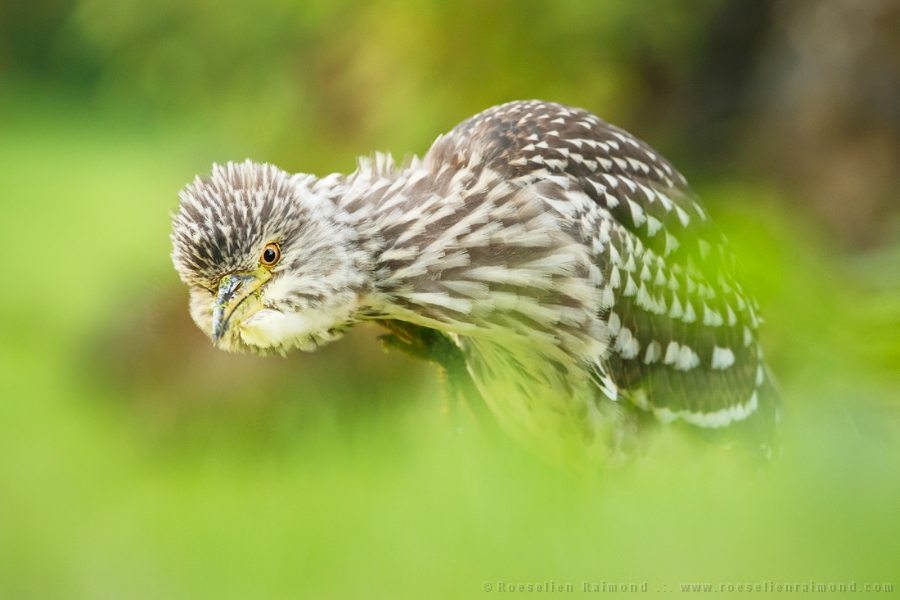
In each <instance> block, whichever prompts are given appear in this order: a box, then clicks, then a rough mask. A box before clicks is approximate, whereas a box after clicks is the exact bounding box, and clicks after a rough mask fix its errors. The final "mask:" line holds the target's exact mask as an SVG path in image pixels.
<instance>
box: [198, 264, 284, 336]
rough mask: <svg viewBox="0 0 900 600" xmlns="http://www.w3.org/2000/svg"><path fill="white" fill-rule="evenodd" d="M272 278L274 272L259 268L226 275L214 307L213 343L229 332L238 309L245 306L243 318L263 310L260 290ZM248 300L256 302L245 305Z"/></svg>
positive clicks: (221, 281)
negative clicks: (230, 322) (253, 299)
mask: <svg viewBox="0 0 900 600" xmlns="http://www.w3.org/2000/svg"><path fill="white" fill-rule="evenodd" d="M271 278H272V272H271V271H269V270H268V269H266V268H264V267H259V268H258V269H256V270H255V271H252V272H250V273H234V274H232V275H226V276H225V277H223V278H222V279H221V280H220V281H219V291H218V293H217V294H216V302H215V305H214V306H213V319H212V321H213V322H212V333H213V341H214V342H215V343H218V342H219V340H220V339H221V338H222V336H223V335H225V332H226V331H228V323H229V321H230V320H231V317H232V315H234V313H235V311H237V309H238V307H241V306H242V305H243V309H242V312H243V313H246V314H244V315H243V316H245V317H246V316H249V315H251V314H253V313H255V312H256V311H258V310H259V309H261V308H262V303H261V302H259V288H261V287H262V285H263V284H264V283H265V282H267V281H268V280H269V279H271ZM248 298H255V300H256V301H255V302H251V303H249V305H248V304H247V303H245V300H247V299H248Z"/></svg>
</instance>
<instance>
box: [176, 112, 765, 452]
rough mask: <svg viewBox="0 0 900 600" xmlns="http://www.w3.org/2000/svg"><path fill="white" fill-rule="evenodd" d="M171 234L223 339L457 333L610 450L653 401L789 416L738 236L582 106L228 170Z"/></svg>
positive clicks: (182, 213) (538, 406) (548, 410)
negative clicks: (375, 331) (386, 149)
mask: <svg viewBox="0 0 900 600" xmlns="http://www.w3.org/2000/svg"><path fill="white" fill-rule="evenodd" d="M172 242H173V245H174V249H173V252H172V259H173V261H174V264H175V268H176V269H177V270H178V273H179V275H180V276H181V279H182V280H183V281H184V282H185V283H186V284H188V286H190V292H191V294H190V295H191V314H192V316H193V318H194V320H195V321H196V322H197V324H198V325H199V326H200V328H201V329H202V330H203V331H204V332H205V333H206V334H207V335H209V336H210V337H211V338H212V339H213V341H214V343H215V345H216V346H218V347H219V348H222V349H225V350H231V351H244V350H249V351H253V352H258V353H263V354H265V353H272V352H276V353H284V352H287V351H288V350H291V349H293V348H299V349H301V350H312V349H315V348H316V347H317V346H319V345H321V344H324V343H327V342H330V341H332V340H334V339H336V338H338V337H339V336H340V335H341V333H342V332H344V331H345V330H346V329H347V328H348V327H349V326H350V325H352V324H353V323H354V322H357V321H362V320H378V321H382V322H384V323H386V324H388V325H389V326H390V324H391V323H393V324H394V327H392V329H393V330H394V331H395V333H398V334H399V335H400V338H404V336H405V341H404V339H399V340H398V339H396V338H395V341H396V342H398V343H400V344H402V343H409V344H410V345H415V344H416V343H418V344H419V345H420V346H422V345H423V343H422V342H421V339H419V340H416V339H415V338H416V337H417V334H416V331H419V332H426V331H429V330H437V331H438V332H445V333H446V334H448V336H449V338H448V337H445V336H443V335H440V334H437V335H438V336H439V338H440V339H442V340H448V339H452V344H454V350H455V349H456V347H458V348H459V352H458V353H459V355H460V356H462V357H463V358H464V361H465V367H467V370H468V372H469V373H470V374H471V377H472V379H473V380H474V382H475V384H476V386H477V389H478V390H479V391H480V393H481V395H482V397H483V398H484V401H485V402H486V404H487V406H488V407H490V409H491V411H492V412H493V413H494V414H495V415H496V417H497V419H498V420H499V421H500V423H501V424H502V425H503V426H504V428H505V429H507V430H508V431H510V432H511V433H513V434H514V435H516V436H518V437H522V438H527V439H530V440H544V441H551V440H559V439H566V440H568V442H566V444H568V445H569V446H571V442H572V441H573V440H574V441H575V444H576V445H577V446H587V447H588V448H589V449H590V448H594V449H596V448H608V447H610V446H616V444H618V443H620V442H621V437H622V432H623V431H625V430H627V429H629V427H630V425H629V424H630V423H633V422H635V420H636V419H638V417H637V414H638V413H642V412H643V413H647V414H650V413H652V414H653V415H655V416H656V418H657V419H658V420H659V421H663V422H669V421H673V420H681V421H684V422H687V423H690V424H693V425H695V426H698V427H701V428H713V429H715V428H724V427H726V426H731V425H733V424H736V423H741V424H742V426H744V427H746V426H749V425H750V424H753V425H752V426H753V427H754V428H756V429H760V430H763V429H768V428H769V427H770V426H771V425H772V423H773V422H774V420H775V419H776V418H777V412H778V395H777V393H776V391H775V388H774V385H773V382H772V381H771V378H770V376H769V374H768V370H767V367H766V364H765V362H764V361H763V354H762V350H761V348H760V345H759V343H758V341H757V328H758V326H759V323H760V317H759V314H758V306H757V303H756V301H755V300H754V299H753V298H752V297H751V296H750V295H748V294H747V293H746V292H745V291H744V289H743V287H742V286H741V282H740V280H739V276H738V273H737V269H736V264H735V258H734V255H733V254H732V252H731V251H730V250H729V248H728V245H727V243H726V241H725V239H724V237H723V235H722V234H721V233H720V231H719V230H718V229H717V228H716V226H715V225H714V224H713V223H712V221H711V220H710V217H709V215H708V214H707V213H706V211H705V210H704V208H703V206H702V205H701V204H700V201H699V200H698V198H697V197H696V195H695V194H694V193H693V192H692V191H691V189H690V188H689V187H688V185H687V182H686V181H685V179H684V177H682V176H681V174H680V173H678V171H676V170H675V169H674V168H673V167H672V165H670V164H669V163H668V161H666V160H665V159H664V158H663V157H661V156H660V155H659V154H657V153H656V152H655V151H653V149H651V148H650V147H649V146H648V145H646V144H645V143H643V142H641V141H640V140H637V139H635V138H634V137H633V136H631V135H630V134H628V133H627V132H625V131H623V130H621V129H618V128H616V127H614V126H612V125H609V124H607V123H605V122H604V121H603V120H601V119H599V118H598V117H596V116H594V115H592V114H591V113H589V112H587V111H585V110H582V109H578V108H571V107H567V106H563V105H560V104H554V103H548V102H539V101H529V102H511V103H508V104H504V105H501V106H497V107H494V108H491V109H489V110H486V111H484V112H482V113H480V114H478V115H476V116H474V117H472V118H470V119H468V120H466V121H464V122H463V123H461V124H460V125H458V126H457V127H456V128H455V129H453V130H452V131H451V132H450V133H449V134H447V135H444V136H440V137H438V139H437V140H436V141H435V143H434V145H433V146H432V147H431V149H430V150H429V151H428V153H427V154H426V155H425V157H424V158H423V159H418V158H413V159H411V160H410V161H407V163H406V164H404V165H403V166H400V167H397V166H395V165H394V163H393V162H392V160H391V159H390V157H389V156H384V155H376V157H375V158H374V160H369V159H362V160H360V162H359V167H358V169H357V170H356V171H355V172H354V173H352V174H350V175H340V174H334V175H329V176H327V177H324V178H317V177H314V176H312V175H302V174H301V175H291V174H288V173H286V172H284V171H282V170H280V169H278V168H276V167H274V166H272V165H268V164H257V163H253V162H250V161H247V162H244V163H228V164H227V165H225V166H214V167H213V172H212V175H211V176H210V177H207V178H203V179H201V178H197V179H196V180H195V181H194V182H193V183H192V184H191V185H189V186H187V188H186V189H185V190H184V191H183V192H182V193H181V205H180V208H179V211H178V213H177V215H176V216H175V219H174V230H173V233H172ZM422 328H425V329H422ZM431 333H434V331H432V332H431ZM435 339H437V338H435ZM427 345H428V342H427V341H426V342H424V346H427ZM425 353H426V354H427V350H426V352H425ZM601 451H604V450H601Z"/></svg>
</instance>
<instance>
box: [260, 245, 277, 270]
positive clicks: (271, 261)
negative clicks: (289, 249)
mask: <svg viewBox="0 0 900 600" xmlns="http://www.w3.org/2000/svg"><path fill="white" fill-rule="evenodd" d="M279 260H281V248H279V247H278V244H276V243H275V242H269V243H268V244H266V248H265V250H263V253H262V257H261V258H260V259H259V262H261V263H262V265H263V266H264V267H274V266H275V265H277V264H278V261H279Z"/></svg>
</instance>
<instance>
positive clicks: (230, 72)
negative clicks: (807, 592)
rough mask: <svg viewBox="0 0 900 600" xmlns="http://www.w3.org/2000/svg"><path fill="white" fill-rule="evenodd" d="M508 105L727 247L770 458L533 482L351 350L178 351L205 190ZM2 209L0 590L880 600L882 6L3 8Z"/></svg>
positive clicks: (413, 372) (896, 40) (886, 69)
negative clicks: (642, 182) (765, 367)
mask: <svg viewBox="0 0 900 600" xmlns="http://www.w3.org/2000/svg"><path fill="white" fill-rule="evenodd" d="M535 97H536V98H542V99H547V100H555V101H559V102H564V103H568V104H574V105H578V106H582V107H585V108H587V109H589V110H591V111H593V112H595V113H596V114H598V115H600V116H602V117H604V118H605V119H607V120H608V121H611V122H613V123H615V124H617V125H620V126H622V127H625V128H626V129H628V130H630V131H631V132H633V133H634V134H636V135H637V136H639V137H641V138H643V139H645V140H646V141H648V142H649V143H650V144H651V145H653V146H654V147H656V148H657V149H658V150H660V151H661V152H663V153H664V154H666V155H667V156H668V157H669V158H670V159H671V160H672V161H673V162H674V163H675V164H676V165H678V166H679V168H680V169H681V170H682V171H683V172H684V174H685V175H686V176H687V178H688V179H689V180H690V181H691V182H692V184H693V185H694V187H695V188H696V189H697V190H698V192H699V193H700V195H701V197H703V198H704V200H705V202H706V203H707V205H708V207H709V209H710V211H711V212H712V213H713V215H714V216H715V217H716V219H717V220H718V221H719V222H720V223H721V225H722V226H723V228H724V229H725V230H726V232H727V234H728V235H729V237H730V239H731V241H732V243H733V244H734V246H735V247H736V249H737V252H738V255H739V257H740V258H741V259H742V261H743V263H744V267H745V270H746V274H747V278H748V279H749V282H748V284H749V285H748V287H750V288H751V289H753V290H755V291H756V293H757V294H758V297H759V300H760V303H761V304H762V307H763V311H764V313H765V315H766V320H767V324H766V328H765V333H764V338H763V345H764V348H765V350H766V352H767V356H768V357H769V359H770V362H771V365H772V367H773V369H774V371H775V372H776V374H777V375H778V377H779V379H780V382H781V384H782V386H783V389H784V396H785V403H786V408H787V417H786V421H785V424H784V428H783V439H784V456H783V457H782V458H781V459H780V460H776V461H774V463H773V464H771V465H769V466H765V467H760V466H758V465H755V464H753V463H752V462H750V461H747V460H744V459H743V458H742V457H740V456H738V455H736V454H735V453H732V452H728V451H725V450H723V449H722V448H720V447H718V446H712V445H708V444H705V443H702V442H698V441H696V440H694V439H693V438H691V437H690V436H686V435H684V432H683V431H674V430H673V431H670V432H668V433H663V434H661V435H659V436H656V437H654V438H653V439H652V440H648V441H647V448H645V450H644V452H642V453H641V454H640V455H639V456H637V457H635V458H634V459H633V460H632V461H631V462H629V463H628V464H626V465H624V466H622V467H619V468H615V469H599V468H598V469H596V470H594V471H590V472H584V471H579V472H577V473H570V472H564V471H560V470H558V469H555V468H552V467H549V466H546V465H544V464H543V463H542V462H541V461H540V460H539V459H535V458H534V457H532V456H530V455H529V454H528V453H527V452H524V451H522V450H520V449H518V448H517V447H515V446H514V445H513V444H510V443H506V442H503V441H499V442H494V443H493V444H484V443H483V442H482V441H481V440H480V439H477V438H476V437H475V436H472V435H470V434H468V433H466V432H463V433H462V434H460V433H457V432H455V431H453V429H452V428H451V427H449V426H448V425H447V423H446V421H445V419H444V417H443V416H442V412H441V405H442V399H441V390H440V386H439V382H438V381H437V378H436V373H435V371H434V370H433V369H432V368H430V367H428V366H427V365H421V364H417V363H414V362H412V361H411V360H408V359H406V358H405V357H403V356H401V355H398V354H395V353H392V354H387V353H384V352H383V351H382V350H381V347H380V345H379V343H378V341H377V340H376V336H377V335H378V332H377V330H375V329H374V328H370V327H362V326H361V327H358V328H356V330H354V331H353V332H351V334H349V335H348V336H347V337H346V338H345V339H344V340H342V341H340V342H336V343H334V344H332V345H330V346H329V347H326V348H324V349H322V350H320V351H318V352H317V353H314V354H308V355H306V354H299V353H298V354H295V355H292V356H290V357H288V358H286V359H279V358H270V359H260V358H255V357H248V356H231V355H225V354H224V353H221V352H217V351H214V350H213V349H212V348H211V346H210V344H209V342H208V341H207V340H206V339H205V338H204V337H203V336H202V335H201V334H200V333H199V332H198V331H197V330H196V328H195V327H194V326H193V324H192V323H191V322H190V319H189V317H188V314H187V295H186V290H185V289H183V286H181V285H180V283H179V282H178V280H177V277H176V275H175V273H174V271H173V269H172V267H171V264H170V261H169V258H168V253H169V241H168V233H169V212H170V211H172V210H173V209H174V208H175V207H176V204H177V192H178V190H179V189H180V188H181V187H182V186H183V185H184V184H185V183H186V182H188V181H189V180H190V179H192V178H193V176H194V175H195V174H203V173H206V172H208V171H209V169H210V165H211V163H212V162H214V161H219V162H221V161H226V160H242V159H244V158H247V157H251V158H253V159H254V160H257V161H270V162H274V163H275V164H278V165H279V166H281V167H283V168H285V169H287V170H290V171H303V172H311V173H317V174H320V175H323V174H326V173H330V172H333V171H342V172H348V171H351V170H352V169H353V168H354V157H355V156H357V155H360V154H368V153H370V152H372V151H374V150H392V151H393V152H394V154H395V156H403V155H404V153H418V154H421V153H423V152H424V151H425V150H426V149H427V148H428V146H429V144H430V143H431V141H433V139H434V138H435V136H436V135H437V134H438V133H440V132H444V131H447V130H449V129H450V128H451V127H452V126H453V125H454V124H456V123H457V122H459V121H460V120H462V119H464V118H466V117H468V116H470V115H472V114H474V113H476V112H478V111H479V110H482V109H484V108H487V107H488V106H491V105H493V104H497V103H500V102H505V101H508V100H513V99H517V98H535ZM0 203H2V212H0V256H2V257H3V258H4V268H3V270H2V275H0V282H2V283H0V289H2V291H3V293H2V295H0V597H2V598H82V597H83V598H297V597H333V598H348V597H361V598H376V597H385V598H399V597H410V598H431V597H445V598H462V597H470V596H471V597H489V596H492V595H496V594H498V593H500V592H497V591H496V589H497V585H498V583H499V582H508V583H525V584H528V583H534V584H537V583H542V582H545V581H551V580H552V581H554V582H563V583H572V584H573V585H574V588H575V590H576V592H575V593H581V592H580V590H581V585H582V582H583V581H589V582H595V583H600V582H603V581H606V582H614V583H634V582H636V583H641V582H647V584H648V592H647V593H656V590H670V591H671V590H674V591H676V593H680V592H678V590H679V589H680V588H679V587H678V586H679V584H680V583H685V582H711V583H713V584H715V585H718V584H719V583H726V584H727V583H735V584H736V583H762V582H764V581H774V582H776V583H779V582H808V581H809V580H813V581H816V582H826V583H830V582H834V583H841V582H844V583H849V582H851V581H856V582H857V583H858V584H864V583H866V582H868V583H879V584H884V583H891V584H893V585H900V567H898V565H900V2H897V1H896V0H868V1H867V2H857V1H853V0H822V1H813V0H729V1H726V0H692V1H688V2H685V1H683V0H679V1H676V0H658V1H652V2H651V1H649V0H647V1H641V2H634V1H631V0H620V1H612V0H605V1H597V2H587V1H575V0H559V1H556V2H552V3H551V2H540V1H537V0H519V1H512V0H493V1H489V2H487V1H481V0H464V1H460V2H451V1H448V2H429V1H425V0H413V1H409V2H401V1H399V0H388V1H384V2H369V1H363V0H356V1H346V2H335V1H327V0H310V1H308V2H301V1H299V0H254V1H250V0H219V1H217V2H213V1H210V0H156V1H151V2H143V1H138V0H40V1H26V0H3V1H2V2H0ZM486 582H487V583H490V584H491V585H492V586H494V591H491V592H485V591H484V588H483V585H484V584H485V583H486ZM895 593H896V592H895Z"/></svg>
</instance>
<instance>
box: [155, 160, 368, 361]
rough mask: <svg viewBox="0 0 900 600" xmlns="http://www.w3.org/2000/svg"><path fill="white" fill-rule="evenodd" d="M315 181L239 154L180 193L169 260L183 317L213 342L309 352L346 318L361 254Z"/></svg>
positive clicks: (356, 294) (358, 289) (355, 295)
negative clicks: (185, 291)
mask: <svg viewBox="0 0 900 600" xmlns="http://www.w3.org/2000/svg"><path fill="white" fill-rule="evenodd" d="M316 181H317V180H316V179H315V178H313V177H311V176H308V175H293V176H292V175H290V174H288V173H286V172H284V171H282V170H281V169H278V168H276V167H274V166H272V165H268V164H258V163H252V162H250V161H246V162H243V163H228V164H226V165H224V166H219V165H213V170H212V174H211V175H210V176H209V177H206V178H200V177H198V178H196V179H195V180H194V182H193V183H191V184H190V185H188V186H187V187H186V188H185V189H184V190H183V191H182V192H181V193H180V194H179V197H180V200H181V203H180V206H179V209H178V212H177V214H176V215H175V216H174V218H173V229H172V235H171V239H172V246H173V249H172V262H173V263H174V265H175V269H176V270H177V271H178V274H179V276H180V277H181V280H182V281H184V282H185V283H186V284H187V285H188V286H189V288H190V295H191V301H190V310H191V316H192V317H193V319H194V321H195V322H196V323H197V325H198V326H199V327H200V329H201V330H202V331H203V332H204V333H206V334H207V335H208V336H209V337H210V338H212V340H213V342H214V343H215V345H216V346H218V347H219V348H222V349H224V350H230V351H245V350H251V351H256V352H260V353H267V352H272V351H274V352H282V353H283V352H285V351H287V350H289V349H291V348H300V349H302V350H312V349H315V348H316V347H317V346H319V345H321V344H323V343H326V342H328V341H331V340H333V339H335V338H337V337H339V336H340V334H341V333H342V331H343V329H344V328H346V326H347V325H349V324H350V323H351V322H352V321H353V317H354V314H355V312H356V311H357V309H358V307H359V302H360V298H361V295H362V293H363V291H364V289H365V288H366V283H367V275H366V274H367V273H368V269H367V268H366V257H365V253H364V252H362V251H361V250H360V249H359V247H358V244H357V239H356V238H357V236H356V232H355V230H354V228H353V227H352V226H351V225H349V224H348V223H347V219H346V218H345V217H346V215H345V214H343V213H342V211H340V210H339V209H338V207H337V206H336V205H335V202H334V200H333V199H332V198H331V197H330V194H329V191H330V190H329V188H328V187H327V186H317V185H315V184H316Z"/></svg>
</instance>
